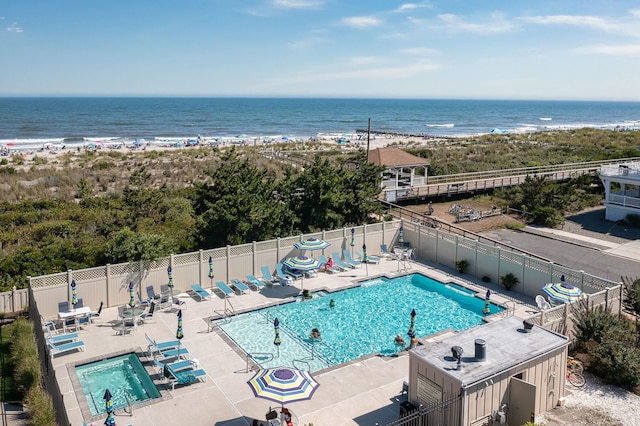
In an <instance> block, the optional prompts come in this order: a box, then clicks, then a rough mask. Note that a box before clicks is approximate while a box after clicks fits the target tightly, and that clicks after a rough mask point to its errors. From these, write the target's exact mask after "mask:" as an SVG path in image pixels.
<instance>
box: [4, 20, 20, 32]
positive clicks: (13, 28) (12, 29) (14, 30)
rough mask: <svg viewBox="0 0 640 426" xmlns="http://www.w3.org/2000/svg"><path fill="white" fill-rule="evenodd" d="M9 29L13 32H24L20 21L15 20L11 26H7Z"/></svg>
mask: <svg viewBox="0 0 640 426" xmlns="http://www.w3.org/2000/svg"><path fill="white" fill-rule="evenodd" d="M7 31H9V32H12V33H21V32H22V27H19V26H18V23H17V22H14V23H13V24H11V25H10V26H8V27H7Z"/></svg>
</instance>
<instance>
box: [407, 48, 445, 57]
mask: <svg viewBox="0 0 640 426" xmlns="http://www.w3.org/2000/svg"><path fill="white" fill-rule="evenodd" d="M400 53H404V54H405V55H412V56H424V55H434V54H438V53H440V52H439V51H438V50H436V49H431V48H429V47H407V48H405V49H400Z"/></svg>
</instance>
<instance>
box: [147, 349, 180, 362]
mask: <svg viewBox="0 0 640 426" xmlns="http://www.w3.org/2000/svg"><path fill="white" fill-rule="evenodd" d="M151 353H152V356H153V358H156V359H158V360H160V361H161V362H165V361H166V360H169V359H174V358H186V357H188V356H189V350H188V349H187V348H185V347H184V346H179V347H177V348H175V349H167V350H164V351H155V350H152V352H151Z"/></svg>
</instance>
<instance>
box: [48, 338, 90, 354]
mask: <svg viewBox="0 0 640 426" xmlns="http://www.w3.org/2000/svg"><path fill="white" fill-rule="evenodd" d="M47 346H48V347H49V356H50V357H51V358H52V359H53V357H54V356H56V355H58V354H64V353H67V352H70V351H75V350H76V349H77V350H84V342H83V341H82V340H76V341H73V342H68V343H62V344H59V345H56V344H55V343H53V342H51V341H50V340H49V339H47Z"/></svg>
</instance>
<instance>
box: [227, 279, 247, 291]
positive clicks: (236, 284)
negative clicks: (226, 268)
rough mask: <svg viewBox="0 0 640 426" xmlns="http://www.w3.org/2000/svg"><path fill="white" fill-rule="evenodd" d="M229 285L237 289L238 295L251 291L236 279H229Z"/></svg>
mask: <svg viewBox="0 0 640 426" xmlns="http://www.w3.org/2000/svg"><path fill="white" fill-rule="evenodd" d="M231 285H232V286H234V287H235V288H237V289H238V291H239V292H240V294H243V293H245V292H249V291H251V289H250V288H249V287H247V285H246V284H245V283H243V282H242V281H240V280H239V279H237V278H231Z"/></svg>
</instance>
